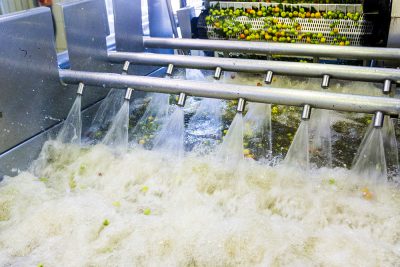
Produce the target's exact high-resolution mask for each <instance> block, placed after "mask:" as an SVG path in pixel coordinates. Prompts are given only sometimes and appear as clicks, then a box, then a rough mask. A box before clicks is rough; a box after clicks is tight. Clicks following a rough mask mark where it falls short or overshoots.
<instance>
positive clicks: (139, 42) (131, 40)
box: [113, 0, 144, 52]
mask: <svg viewBox="0 0 400 267" xmlns="http://www.w3.org/2000/svg"><path fill="white" fill-rule="evenodd" d="M141 6H142V1H141V0H114V1H113V7H114V27H115V42H116V46H117V51H127V52H142V51H144V47H143V28H142V9H141Z"/></svg>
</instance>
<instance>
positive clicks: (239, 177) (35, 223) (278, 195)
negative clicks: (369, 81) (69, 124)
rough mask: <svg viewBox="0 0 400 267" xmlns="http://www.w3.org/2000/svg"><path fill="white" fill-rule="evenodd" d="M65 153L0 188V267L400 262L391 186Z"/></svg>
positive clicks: (195, 162) (154, 158)
mask: <svg viewBox="0 0 400 267" xmlns="http://www.w3.org/2000/svg"><path fill="white" fill-rule="evenodd" d="M51 145H53V146H54V144H50V146H51ZM57 146H59V145H57ZM66 148H67V147H63V146H61V147H58V148H57V149H54V148H53V149H49V148H47V150H46V151H52V153H50V154H51V157H52V159H53V161H50V163H47V164H43V162H47V160H49V158H48V156H47V155H44V156H43V157H41V165H40V166H41V167H40V168H39V167H38V168H36V172H37V174H38V176H37V177H35V176H34V175H32V174H31V173H28V172H24V173H21V174H20V175H19V176H17V177H15V178H6V179H5V180H4V181H3V182H2V183H0V266H36V265H38V264H39V263H42V264H44V266H395V265H396V264H398V263H399V262H400V243H399V242H400V227H399V226H400V210H399V204H400V192H399V190H398V188H396V187H395V186H394V185H392V184H381V185H375V186H372V185H370V184H368V181H367V180H366V179H363V178H362V177H360V178H358V177H352V176H351V175H350V173H349V172H348V171H346V170H343V169H335V170H328V169H320V170H318V171H315V170H314V171H312V172H311V173H304V172H299V171H298V170H295V169H287V168H286V167H285V169H284V168H283V167H279V166H278V167H274V168H271V167H267V166H263V165H260V164H257V163H255V162H253V161H251V160H245V161H243V162H242V163H241V164H239V165H237V166H236V168H232V166H229V167H224V166H220V165H217V163H213V162H216V161H215V160H213V159H212V158H196V157H195V156H190V155H189V156H188V157H186V158H185V159H184V160H183V162H180V163H179V162H175V161H174V160H173V158H174V156H173V155H171V156H170V159H166V157H165V155H164V156H161V155H160V154H158V153H157V152H152V151H145V150H140V149H136V150H132V151H130V152H129V153H128V154H126V155H123V156H120V155H115V154H113V153H112V151H110V150H109V149H108V148H107V147H105V146H102V145H97V146H95V147H93V148H90V149H89V150H85V151H81V153H80V155H79V156H77V153H72V152H71V151H72V150H74V149H76V147H69V148H68V149H66ZM39 178H41V179H39ZM364 187H368V189H369V190H370V192H372V193H373V197H372V199H371V200H367V199H365V198H364V197H363V192H362V190H363V188H364ZM149 211H150V214H149V215H145V214H144V213H148V212H149ZM105 220H107V221H108V222H109V225H108V226H104V225H103V223H104V221H105Z"/></svg>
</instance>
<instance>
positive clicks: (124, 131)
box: [102, 100, 129, 151]
mask: <svg viewBox="0 0 400 267" xmlns="http://www.w3.org/2000/svg"><path fill="white" fill-rule="evenodd" d="M128 126H129V100H125V101H124V103H123V105H122V107H121V109H120V110H119V111H118V113H117V115H116V116H115V119H114V121H113V123H112V124H111V127H110V129H109V130H108V132H107V134H106V136H105V137H104V139H103V141H102V143H103V144H105V145H107V146H109V147H112V148H114V149H117V150H120V151H126V149H127V148H128Z"/></svg>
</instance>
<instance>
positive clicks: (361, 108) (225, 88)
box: [60, 70, 400, 115]
mask: <svg viewBox="0 0 400 267" xmlns="http://www.w3.org/2000/svg"><path fill="white" fill-rule="evenodd" d="M60 77H61V79H62V80H63V81H64V82H66V83H73V84H77V83H79V82H81V81H82V82H84V83H86V84H89V85H99V84H102V85H105V86H107V87H115V88H128V87H132V88H135V89H137V90H141V91H146V92H159V93H168V94H180V93H185V94H187V95H192V96H200V97H209V98H221V99H228V100H232V99H239V98H244V99H245V100H248V101H250V102H258V103H271V104H282V105H290V106H304V105H305V104H309V105H310V106H311V107H314V108H321V109H330V110H338V111H351V112H361V113H375V112H376V111H382V112H384V113H385V114H391V115H392V114H393V115H399V114H400V99H395V98H388V97H371V96H361V95H350V94H336V93H327V92H317V91H309V90H294V89H284V88H272V87H269V88H268V90H265V89H264V88H262V87H261V88H260V87H259V86H245V85H234V84H218V86H217V87H216V86H215V84H214V83H210V82H199V81H189V80H175V79H160V78H151V77H139V76H128V75H118V74H106V73H93V72H82V71H69V70H60Z"/></svg>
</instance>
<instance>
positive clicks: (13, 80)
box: [0, 7, 74, 153]
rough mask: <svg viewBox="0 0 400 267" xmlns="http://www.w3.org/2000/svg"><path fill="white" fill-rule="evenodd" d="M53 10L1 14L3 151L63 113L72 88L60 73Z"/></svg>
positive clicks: (0, 139) (0, 126) (0, 137)
mask: <svg viewBox="0 0 400 267" xmlns="http://www.w3.org/2000/svg"><path fill="white" fill-rule="evenodd" d="M53 34H54V33H53V27H52V19H51V14H50V9H48V8H45V7H42V8H35V9H31V10H28V11H22V12H18V13H14V14H9V15H3V16H0V94H1V97H0V112H2V116H1V117H0V153H1V152H4V151H6V150H8V149H10V148H12V147H14V146H16V145H18V144H19V143H21V142H23V141H24V140H26V139H28V138H30V137H31V136H34V135H36V134H37V133H39V132H41V131H44V130H45V129H47V128H49V127H51V126H53V125H54V124H56V123H58V122H59V119H60V118H64V117H65V116H66V114H67V112H68V110H69V108H70V105H71V102H69V101H68V100H72V96H73V95H74V92H72V90H69V89H68V88H65V87H62V86H61V84H60V80H59V76H58V66H57V55H56V52H55V49H54V40H53Z"/></svg>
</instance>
